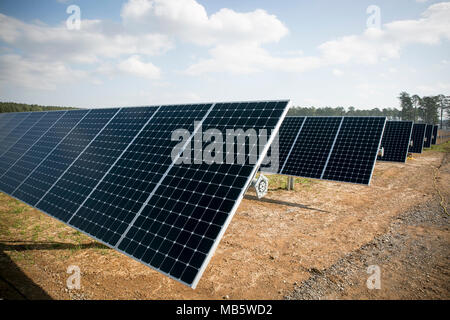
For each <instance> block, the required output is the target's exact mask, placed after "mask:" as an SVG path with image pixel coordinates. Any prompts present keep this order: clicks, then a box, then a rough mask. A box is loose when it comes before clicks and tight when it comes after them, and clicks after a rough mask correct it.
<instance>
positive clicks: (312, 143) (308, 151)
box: [261, 117, 386, 184]
mask: <svg viewBox="0 0 450 320" xmlns="http://www.w3.org/2000/svg"><path fill="white" fill-rule="evenodd" d="M295 119H296V117H286V118H285V120H284V122H283V124H282V126H281V128H280V139H279V140H280V146H279V148H280V150H286V149H289V147H291V150H290V152H289V153H288V155H287V156H285V155H284V153H280V168H279V170H278V171H277V172H276V173H279V174H284V175H289V176H299V177H307V178H315V179H325V180H334V181H342V182H352V183H359V184H369V183H370V179H371V176H372V171H373V167H374V164H375V159H376V156H377V153H378V149H379V146H380V142H381V137H382V134H383V129H384V125H385V121H386V118H385V117H306V119H305V121H304V123H303V126H302V127H300V128H299V129H298V130H297V129H296V128H295V130H297V131H296V132H292V129H289V128H290V127H291V128H293V126H292V122H295V121H296V120H295ZM297 127H298V126H297ZM283 134H286V135H290V136H294V135H297V138H296V141H295V142H294V144H292V143H291V141H292V139H287V138H286V137H283ZM285 143H289V144H290V146H287V145H284V144H285ZM261 171H263V172H271V171H270V169H268V168H267V166H266V167H263V168H261ZM271 173H275V172H271Z"/></svg>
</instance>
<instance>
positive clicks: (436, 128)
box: [431, 126, 439, 144]
mask: <svg viewBox="0 0 450 320" xmlns="http://www.w3.org/2000/svg"><path fill="white" fill-rule="evenodd" d="M438 129H439V126H434V127H433V137H432V139H431V144H436V142H437V137H438Z"/></svg>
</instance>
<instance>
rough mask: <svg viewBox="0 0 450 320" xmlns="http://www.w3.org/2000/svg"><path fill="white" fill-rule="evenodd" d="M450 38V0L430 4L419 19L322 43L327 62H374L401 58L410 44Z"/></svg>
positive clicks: (428, 42) (391, 24)
mask: <svg viewBox="0 0 450 320" xmlns="http://www.w3.org/2000/svg"><path fill="white" fill-rule="evenodd" d="M442 39H446V40H449V39H450V2H443V3H438V4H434V5H432V6H430V7H429V8H428V9H427V10H426V11H425V12H424V13H423V15H422V18H420V19H418V20H401V21H394V22H391V23H387V24H385V25H383V27H382V29H381V30H377V29H374V28H370V29H367V30H366V31H365V32H364V33H363V34H362V35H353V36H347V37H342V38H339V39H337V40H332V41H327V42H325V43H324V44H322V45H320V46H319V49H320V50H321V52H322V57H323V60H324V63H327V64H343V63H348V62H352V63H354V62H357V63H368V64H375V63H377V62H379V61H380V60H386V59H391V58H398V57H399V56H400V53H401V49H402V48H404V47H405V46H407V45H410V44H428V45H430V44H437V43H439V42H440V41H441V40H442Z"/></svg>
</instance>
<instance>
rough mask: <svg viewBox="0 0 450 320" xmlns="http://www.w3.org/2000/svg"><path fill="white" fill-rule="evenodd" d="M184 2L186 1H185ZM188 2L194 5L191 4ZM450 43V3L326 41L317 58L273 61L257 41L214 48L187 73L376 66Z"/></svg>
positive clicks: (290, 70)
mask: <svg viewBox="0 0 450 320" xmlns="http://www.w3.org/2000/svg"><path fill="white" fill-rule="evenodd" d="M184 2H185V1H184ZM189 2H193V0H190V1H189ZM282 35H283V34H282V33H279V36H282ZM443 39H446V40H449V39H450V2H446V3H438V4H434V5H432V6H430V7H429V8H428V9H427V10H426V11H425V12H424V13H423V15H422V17H421V18H420V19H417V20H401V21H395V22H391V23H387V24H385V25H383V27H382V29H381V30H378V29H375V28H369V29H367V30H366V31H365V32H363V33H362V34H361V35H350V36H345V37H341V38H338V39H336V40H331V41H327V42H325V43H323V44H321V45H320V46H319V47H318V50H319V52H320V54H319V55H318V56H309V57H307V56H303V55H301V54H299V55H298V56H297V57H288V58H283V57H274V56H272V55H270V54H269V53H268V52H267V51H266V50H264V49H263V48H262V47H261V46H260V45H259V43H258V42H257V41H255V42H254V43H253V44H248V45H233V44H225V45H217V46H216V47H214V48H213V49H211V50H209V53H210V58H208V59H204V60H201V61H199V62H197V63H195V64H193V65H191V66H190V67H189V68H188V69H187V73H188V74H191V75H198V74H201V73H206V72H230V73H234V74H236V73H238V74H239V73H253V72H260V71H264V70H276V71H285V72H303V71H307V70H311V69H314V68H318V67H322V66H337V65H344V64H348V63H351V64H355V63H356V64H376V63H378V62H380V61H385V60H388V59H393V58H398V57H400V54H401V50H402V49H403V48H404V47H405V46H407V45H410V44H427V45H433V44H438V43H440V42H441V41H442V40H443Z"/></svg>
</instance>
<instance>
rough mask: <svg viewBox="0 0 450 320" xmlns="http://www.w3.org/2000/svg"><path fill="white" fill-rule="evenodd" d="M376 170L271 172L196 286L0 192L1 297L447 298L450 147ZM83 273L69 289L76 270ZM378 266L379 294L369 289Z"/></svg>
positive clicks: (248, 200)
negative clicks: (334, 178)
mask: <svg viewBox="0 0 450 320" xmlns="http://www.w3.org/2000/svg"><path fill="white" fill-rule="evenodd" d="M433 149H434V150H429V151H426V152H424V153H423V154H421V155H414V158H410V159H408V161H407V163H406V164H398V163H388V162H384V163H383V162H377V164H376V167H375V171H374V175H373V180H372V183H371V185H370V186H369V187H367V186H360V185H354V184H345V183H334V182H327V181H316V180H308V179H297V183H296V185H295V191H286V190H283V189H282V188H281V187H280V185H281V183H284V180H283V178H281V177H279V176H271V177H270V180H271V183H272V184H271V191H270V192H269V193H268V195H267V196H266V197H265V198H264V199H262V200H258V199H257V198H256V197H255V194H254V193H253V192H252V191H249V192H248V194H247V195H246V196H245V198H244V200H243V201H242V203H241V204H240V206H239V208H238V211H237V213H236V215H235V216H234V218H233V220H232V222H231V224H230V226H229V228H228V230H227V231H226V233H225V236H224V237H223V239H222V241H221V243H220V244H219V246H218V249H217V251H216V253H215V255H214V257H213V258H212V259H211V262H210V263H209V265H208V267H207V269H206V271H205V273H204V275H203V277H202V279H201V280H200V283H199V285H198V287H197V289H196V290H192V289H190V288H188V287H186V286H184V285H181V284H179V283H177V282H176V281H174V280H171V279H169V278H167V277H165V276H163V275H161V274H159V273H158V272H156V271H153V270H151V269H149V268H148V267H145V266H144V265H142V264H140V263H139V262H136V261H134V260H132V259H130V258H128V257H126V256H124V255H122V254H120V253H117V252H116V251H114V250H112V249H109V248H107V247H105V246H103V245H101V244H99V243H97V242H95V241H92V240H91V239H90V238H89V237H87V236H84V235H83V234H81V233H80V232H77V231H75V230H73V229H71V228H70V227H67V226H65V225H63V224H62V223H60V222H58V221H56V220H55V219H52V218H50V217H48V216H46V215H45V214H43V213H40V212H39V211H37V210H35V209H32V208H30V207H28V206H26V205H24V204H22V203H20V202H19V201H16V200H14V199H12V198H10V197H8V196H6V195H4V194H0V298H3V299H449V298H450V261H449V258H450V232H449V216H448V215H447V214H446V213H445V210H447V209H446V208H447V203H448V200H449V196H450V164H449V162H448V158H449V155H450V144H449V143H447V144H445V145H440V146H437V147H435V148H433ZM70 265H76V266H79V268H80V270H81V289H79V290H75V289H72V290H69V289H67V287H66V280H67V278H68V277H69V276H70V275H69V274H68V273H67V272H66V271H67V268H68V267H69V266H70ZM369 265H377V266H379V268H380V275H381V289H379V290H376V289H375V290H369V289H368V288H367V286H366V280H367V278H368V277H369V276H370V274H368V273H367V267H368V266H369Z"/></svg>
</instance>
